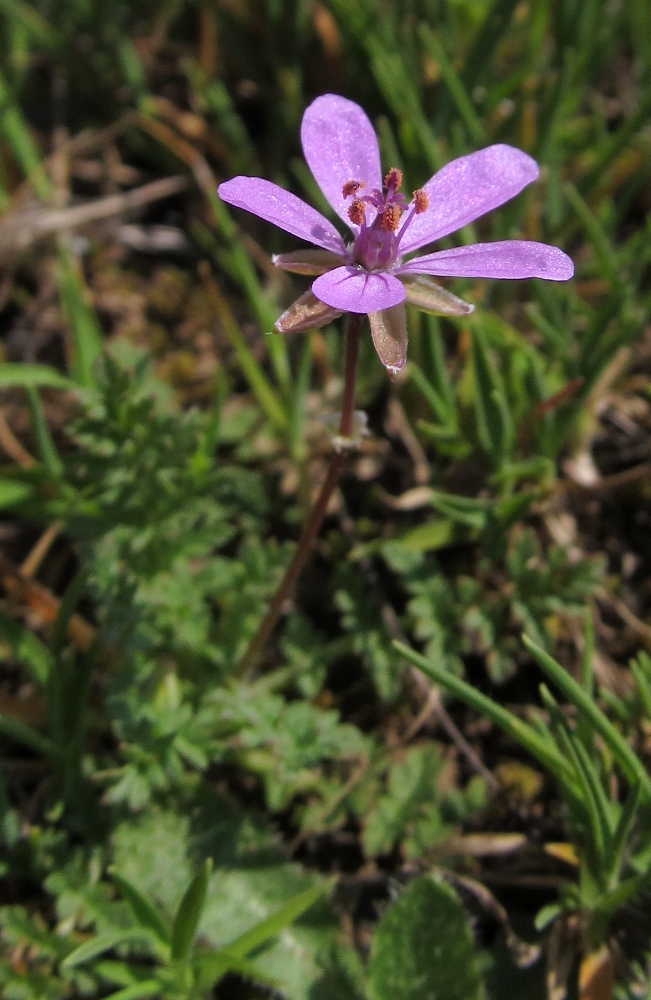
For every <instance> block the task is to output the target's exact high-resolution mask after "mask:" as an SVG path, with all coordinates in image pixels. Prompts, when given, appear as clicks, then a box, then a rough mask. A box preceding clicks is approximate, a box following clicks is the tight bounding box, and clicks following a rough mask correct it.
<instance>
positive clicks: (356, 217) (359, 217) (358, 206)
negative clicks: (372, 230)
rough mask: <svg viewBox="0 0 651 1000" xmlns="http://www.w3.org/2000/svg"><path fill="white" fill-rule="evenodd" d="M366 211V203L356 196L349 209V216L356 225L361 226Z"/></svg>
mask: <svg viewBox="0 0 651 1000" xmlns="http://www.w3.org/2000/svg"><path fill="white" fill-rule="evenodd" d="M365 212H366V205H365V204H364V202H363V201H361V199H359V198H355V201H354V202H353V203H352V205H351V206H350V208H349V209H348V218H349V219H350V221H351V222H352V223H353V224H354V225H355V226H361V225H362V223H363V222H364V214H365Z"/></svg>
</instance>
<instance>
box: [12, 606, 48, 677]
mask: <svg viewBox="0 0 651 1000" xmlns="http://www.w3.org/2000/svg"><path fill="white" fill-rule="evenodd" d="M0 636H2V638H3V639H4V640H5V641H6V642H8V643H9V645H10V646H11V649H12V652H13V654H14V656H15V657H16V659H17V660H20V662H21V663H24V664H25V666H26V667H27V668H28V670H29V672H30V673H31V675H32V677H33V678H34V680H35V681H36V682H37V683H38V684H40V685H41V687H43V686H44V685H45V684H46V683H47V679H48V676H49V674H50V670H51V669H52V655H51V653H50V651H49V649H48V648H47V647H46V646H44V645H43V643H42V642H41V640H40V639H37V637H36V636H35V635H34V633H33V632H30V631H29V629H27V628H25V627H24V626H23V625H21V624H20V622H17V621H15V620H14V619H13V618H10V616H9V615H8V614H6V613H5V612H4V611H2V610H0Z"/></svg>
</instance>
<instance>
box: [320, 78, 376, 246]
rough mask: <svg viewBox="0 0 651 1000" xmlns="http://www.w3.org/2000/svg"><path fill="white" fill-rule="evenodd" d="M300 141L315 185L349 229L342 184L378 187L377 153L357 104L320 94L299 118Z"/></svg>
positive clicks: (330, 95) (367, 122)
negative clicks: (356, 182) (354, 183)
mask: <svg viewBox="0 0 651 1000" xmlns="http://www.w3.org/2000/svg"><path fill="white" fill-rule="evenodd" d="M301 142H302V143H303V153H304V155H305V159H306V160H307V163H308V166H309V168H310V170H311V171H312V173H313V175H314V179H315V180H316V182H317V184H318V185H319V187H320V188H321V190H322V191H323V193H324V195H325V196H326V198H327V199H328V201H329V202H330V204H331V205H332V207H333V208H334V210H335V212H336V213H337V215H338V216H339V217H340V218H342V219H343V220H344V222H345V223H346V225H347V226H349V227H351V228H353V227H352V225H351V222H350V219H349V218H348V208H349V206H350V199H348V200H346V199H345V198H344V196H343V193H342V188H343V186H344V184H345V183H346V182H347V181H362V182H363V183H364V184H365V185H366V188H367V190H368V191H371V190H372V189H373V188H380V189H381V188H382V169H381V167H380V150H379V148H378V143H377V138H376V135H375V131H374V129H373V126H372V125H371V123H370V121H369V120H368V118H367V117H366V115H365V113H364V112H363V111H362V109H361V108H360V106H359V104H355V103H354V102H353V101H349V100H347V99H346V98H345V97H339V96H338V95H337V94H324V96H323V97H317V99H316V101H313V102H312V104H310V106H309V108H307V110H306V112H305V114H304V115H303V123H302V125H301ZM354 231H355V232H356V231H357V229H356V228H355V229H354Z"/></svg>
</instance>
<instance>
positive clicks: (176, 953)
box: [171, 858, 212, 962]
mask: <svg viewBox="0 0 651 1000" xmlns="http://www.w3.org/2000/svg"><path fill="white" fill-rule="evenodd" d="M211 871H212V860H211V858H206V860H205V861H204V863H203V865H202V866H201V868H200V869H199V871H198V872H197V874H196V875H195V877H194V878H193V880H192V882H191V883H190V885H189V886H188V888H187V890H186V892H185V895H184V896H183V899H182V900H181V903H180V905H179V908H178V911H177V913H176V916H175V918H174V924H173V926H172V939H171V942H172V958H173V959H176V960H177V961H181V962H187V960H188V958H189V957H190V951H191V950H192V942H193V941H194V938H195V934H196V933H197V928H198V926H199V920H200V919H201V914H202V912H203V907H204V904H205V902H206V892H207V889H208V880H209V878H210V873H211Z"/></svg>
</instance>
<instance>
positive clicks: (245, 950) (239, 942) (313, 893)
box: [226, 883, 326, 958]
mask: <svg viewBox="0 0 651 1000" xmlns="http://www.w3.org/2000/svg"><path fill="white" fill-rule="evenodd" d="M325 890H326V885H324V884H323V883H321V884H317V885H313V886H311V887H310V888H309V889H305V890H304V892H299V894H298V895H297V896H294V897H293V898H292V899H290V900H289V901H288V902H287V903H285V905H284V906H282V907H281V908H280V909H279V910H276V912H275V913H274V914H272V916H270V917H267V919H266V920H261V921H260V923H259V924H256V926H255V927H252V928H251V930H250V931H247V932H246V933H245V934H241V935H240V936H239V937H238V938H235V940H234V941H231V942H230V943H229V944H228V945H227V946H226V950H227V951H228V952H229V953H230V954H231V955H235V956H236V957H238V958H243V957H244V956H245V955H248V954H249V953H250V952H252V951H253V950H254V949H255V948H259V947H260V945H262V944H264V943H265V941H268V940H269V938H272V937H276V935H277V934H280V932H281V931H282V930H284V929H285V927H288V926H289V925H290V924H293V923H294V921H295V920H298V918H299V917H300V916H301V915H302V914H303V913H305V911H306V910H309V908H310V907H311V906H312V905H313V903H315V902H316V900H317V899H318V898H319V896H322V895H323V893H324V892H325Z"/></svg>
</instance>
